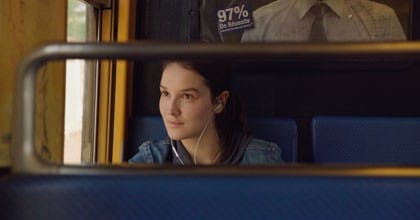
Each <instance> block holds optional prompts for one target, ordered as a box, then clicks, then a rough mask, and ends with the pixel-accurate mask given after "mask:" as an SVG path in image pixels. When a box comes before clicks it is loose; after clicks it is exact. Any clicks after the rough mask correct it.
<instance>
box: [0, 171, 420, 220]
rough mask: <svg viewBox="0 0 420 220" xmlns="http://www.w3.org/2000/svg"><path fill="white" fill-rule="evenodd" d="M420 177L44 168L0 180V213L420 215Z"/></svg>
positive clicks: (62, 215) (254, 216) (268, 216)
mask: <svg viewBox="0 0 420 220" xmlns="http://www.w3.org/2000/svg"><path fill="white" fill-rule="evenodd" d="M419 186H420V179H419V178H402V177H400V178H398V177H392V178H391V177H387V178H379V177H376V178H375V177H358V178H356V177H354V178H349V177H348V176H347V177H339V176H336V177H326V176H324V177H320V176H315V175H310V176H293V175H292V176H290V175H283V176H282V175H268V176H262V175H261V176H255V175H249V176H247V175H245V176H243V175H242V176H235V175H233V176H229V175H197V176H194V175H191V176H179V175H150V176H148V175H97V176H91V175H85V176H83V175H81V176H78V175H62V176H57V175H41V176H34V175H32V176H31V175H28V176H15V177H9V178H8V179H7V180H4V181H3V180H0V198H1V200H0V205H1V206H0V219H63V220H64V219H149V220H151V219H369V220H373V219H374V220H376V219H378V220H384V219H420V212H419V211H418V208H419V204H420V203H419V202H420V187H419Z"/></svg>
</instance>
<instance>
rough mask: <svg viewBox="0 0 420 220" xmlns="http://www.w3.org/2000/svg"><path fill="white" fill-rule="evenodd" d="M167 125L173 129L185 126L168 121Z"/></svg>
mask: <svg viewBox="0 0 420 220" xmlns="http://www.w3.org/2000/svg"><path fill="white" fill-rule="evenodd" d="M167 123H168V125H169V127H171V128H178V127H181V126H182V125H183V124H184V123H182V122H180V121H168V122H167Z"/></svg>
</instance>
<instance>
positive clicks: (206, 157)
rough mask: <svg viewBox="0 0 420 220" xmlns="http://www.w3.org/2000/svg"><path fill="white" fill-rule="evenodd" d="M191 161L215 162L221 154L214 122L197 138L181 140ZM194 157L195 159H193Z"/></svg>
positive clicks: (198, 162) (200, 162)
mask: <svg viewBox="0 0 420 220" xmlns="http://www.w3.org/2000/svg"><path fill="white" fill-rule="evenodd" d="M181 142H182V144H183V145H184V147H185V149H186V150H187V151H188V153H189V155H190V157H191V159H192V161H193V162H194V163H197V164H206V165H210V164H215V163H216V162H217V161H218V159H219V156H220V155H221V150H222V148H221V145H220V140H219V135H218V133H217V129H216V127H215V124H214V123H213V124H210V126H209V127H208V129H207V131H206V132H205V133H204V134H203V137H202V138H201V140H200V141H199V138H198V137H197V138H190V139H184V140H181ZM194 159H196V161H195V160H194Z"/></svg>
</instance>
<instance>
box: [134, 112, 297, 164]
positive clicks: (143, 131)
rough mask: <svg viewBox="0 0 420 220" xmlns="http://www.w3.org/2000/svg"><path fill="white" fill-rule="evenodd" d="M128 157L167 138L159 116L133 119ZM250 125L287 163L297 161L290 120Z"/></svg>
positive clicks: (293, 126)
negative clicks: (275, 146) (146, 143)
mask: <svg viewBox="0 0 420 220" xmlns="http://www.w3.org/2000/svg"><path fill="white" fill-rule="evenodd" d="M128 124H129V125H128V126H129V127H128V149H127V150H128V155H127V158H126V159H128V158H129V157H131V156H133V155H134V154H135V153H136V152H137V148H138V146H139V145H140V144H141V143H143V142H144V141H147V140H157V139H162V138H165V137H166V131H165V126H164V124H163V121H162V119H161V117H159V116H144V117H135V118H132V119H131V120H130V121H129V123H128ZM248 124H249V127H250V130H251V132H252V134H253V135H254V136H255V137H256V138H260V139H264V140H268V141H272V142H275V143H276V144H278V145H279V146H280V148H281V149H282V157H283V159H284V160H285V161H287V162H296V161H297V125H296V122H295V121H294V120H293V119H289V118H250V119H249V120H248Z"/></svg>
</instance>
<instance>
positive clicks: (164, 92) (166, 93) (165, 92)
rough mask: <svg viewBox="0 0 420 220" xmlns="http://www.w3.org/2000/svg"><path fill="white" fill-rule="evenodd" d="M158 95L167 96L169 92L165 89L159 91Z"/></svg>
mask: <svg viewBox="0 0 420 220" xmlns="http://www.w3.org/2000/svg"><path fill="white" fill-rule="evenodd" d="M160 96H162V97H167V96H169V92H167V91H160Z"/></svg>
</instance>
